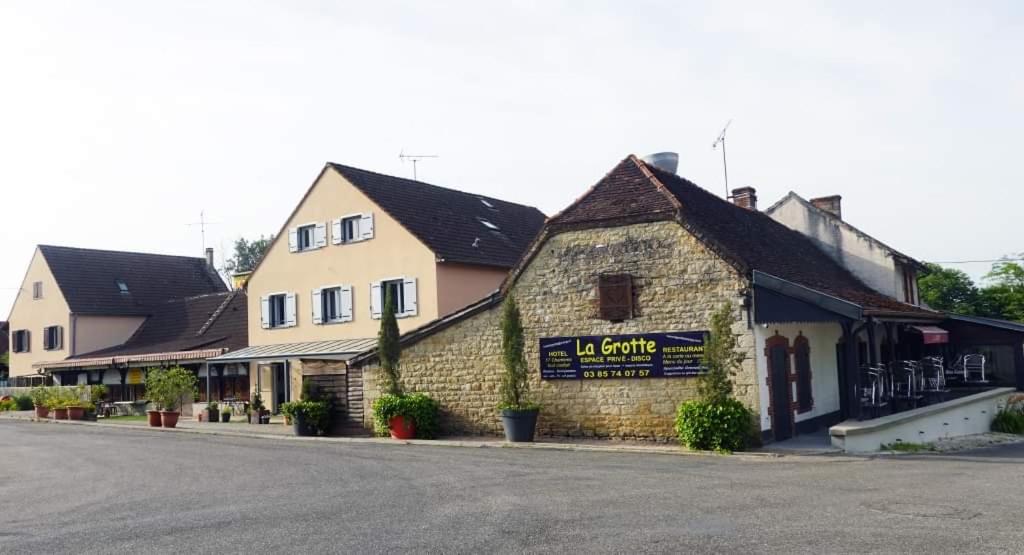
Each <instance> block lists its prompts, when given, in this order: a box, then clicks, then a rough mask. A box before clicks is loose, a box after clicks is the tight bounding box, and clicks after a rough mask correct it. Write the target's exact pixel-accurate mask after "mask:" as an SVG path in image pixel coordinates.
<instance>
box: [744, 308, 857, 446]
mask: <svg viewBox="0 0 1024 555" xmlns="http://www.w3.org/2000/svg"><path fill="white" fill-rule="evenodd" d="M776 333H778V335H782V336H785V337H786V338H788V339H789V345H790V347H792V346H793V341H794V340H795V339H796V338H797V337H798V336H799V335H803V336H804V337H806V338H807V340H808V342H809V345H810V357H811V394H812V396H813V397H814V406H813V408H812V409H811V410H810V411H808V412H803V413H797V414H796V415H795V418H794V420H795V421H796V422H803V421H805V420H810V419H812V418H816V417H819V416H824V415H826V414H830V413H833V412H836V411H838V410H839V394H840V390H839V368H838V365H837V360H836V343H837V342H838V341H839V339H840V338H841V337H842V335H843V330H842V328H841V327H840V326H839V324H836V323H830V322H829V323H820V322H819V323H802V324H770V325H769V326H768V327H767V328H765V327H763V326H754V337H755V341H756V347H755V349H754V352H755V353H756V358H757V383H758V396H759V399H760V402H759V405H760V407H761V412H760V414H761V429H762V430H769V429H771V417H770V416H769V414H768V407H769V403H770V394H769V391H768V381H767V380H768V355H767V353H766V352H765V340H766V339H768V338H769V337H772V336H774V335H776ZM790 369H791V371H792V372H794V373H795V372H796V362H795V359H794V358H793V355H790ZM790 387H791V388H792V395H793V397H792V398H793V399H794V400H795V399H797V393H796V383H795V382H794V383H791V384H790Z"/></svg>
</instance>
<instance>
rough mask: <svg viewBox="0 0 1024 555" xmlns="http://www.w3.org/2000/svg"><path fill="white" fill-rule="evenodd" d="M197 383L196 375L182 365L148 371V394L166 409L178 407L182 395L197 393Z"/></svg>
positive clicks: (159, 407) (154, 401) (161, 407)
mask: <svg viewBox="0 0 1024 555" xmlns="http://www.w3.org/2000/svg"><path fill="white" fill-rule="evenodd" d="M197 385H198V379H197V378H196V375H195V374H193V373H192V372H190V371H188V370H187V369H185V368H182V367H181V366H175V367H173V368H166V369H165V368H154V369H152V370H150V371H149V372H147V373H146V395H147V396H148V397H149V399H150V400H151V401H153V403H155V404H156V406H157V408H158V409H160V410H164V411H169V412H170V411H174V410H175V409H176V408H178V403H179V402H180V401H181V398H182V397H184V396H186V395H190V396H191V395H194V394H195V392H196V387H197Z"/></svg>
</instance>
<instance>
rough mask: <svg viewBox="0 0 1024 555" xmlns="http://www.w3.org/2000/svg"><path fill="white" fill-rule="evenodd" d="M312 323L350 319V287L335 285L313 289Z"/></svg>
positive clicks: (347, 320) (346, 320) (328, 322)
mask: <svg viewBox="0 0 1024 555" xmlns="http://www.w3.org/2000/svg"><path fill="white" fill-rule="evenodd" d="M312 305H313V323H314V324H333V323H338V322H351V321H352V287H350V286H347V285H335V286H333V287H324V288H322V289H314V290H313V303H312Z"/></svg>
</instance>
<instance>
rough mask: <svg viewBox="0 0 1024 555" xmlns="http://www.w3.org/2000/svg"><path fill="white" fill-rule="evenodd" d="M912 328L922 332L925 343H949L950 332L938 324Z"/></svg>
mask: <svg viewBox="0 0 1024 555" xmlns="http://www.w3.org/2000/svg"><path fill="white" fill-rule="evenodd" d="M910 330H911V331H913V332H915V333H919V334H921V337H923V338H924V344H925V345H938V344H942V343H949V332H948V331H946V330H944V329H942V328H940V327H938V326H910Z"/></svg>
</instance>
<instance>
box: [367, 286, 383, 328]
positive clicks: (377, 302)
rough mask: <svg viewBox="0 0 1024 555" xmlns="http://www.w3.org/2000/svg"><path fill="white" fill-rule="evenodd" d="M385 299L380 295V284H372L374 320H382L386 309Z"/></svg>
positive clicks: (371, 306) (371, 310)
mask: <svg viewBox="0 0 1024 555" xmlns="http://www.w3.org/2000/svg"><path fill="white" fill-rule="evenodd" d="M382 303H383V299H382V298H381V294H380V282H379V281H378V282H375V283H371V284H370V318H373V319H374V320H376V319H379V318H380V314H381V312H383V310H384V307H383V306H382Z"/></svg>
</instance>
